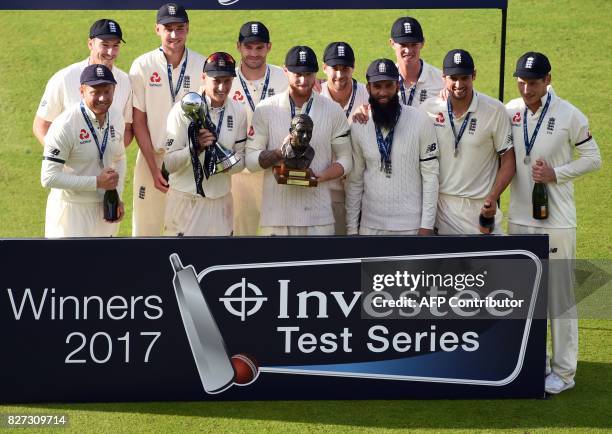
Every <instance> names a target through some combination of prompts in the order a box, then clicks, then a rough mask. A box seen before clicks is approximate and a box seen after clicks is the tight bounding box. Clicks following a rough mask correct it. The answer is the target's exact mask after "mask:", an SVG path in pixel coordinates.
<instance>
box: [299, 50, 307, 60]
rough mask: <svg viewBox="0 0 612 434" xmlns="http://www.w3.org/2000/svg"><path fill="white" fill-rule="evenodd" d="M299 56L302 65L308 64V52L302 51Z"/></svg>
mask: <svg viewBox="0 0 612 434" xmlns="http://www.w3.org/2000/svg"><path fill="white" fill-rule="evenodd" d="M298 54H299V56H300V63H306V52H305V51H300V52H299V53H298Z"/></svg>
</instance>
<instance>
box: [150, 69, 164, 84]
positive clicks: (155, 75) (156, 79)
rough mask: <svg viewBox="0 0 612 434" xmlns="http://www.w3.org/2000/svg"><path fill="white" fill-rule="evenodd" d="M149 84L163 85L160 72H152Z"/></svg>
mask: <svg viewBox="0 0 612 434" xmlns="http://www.w3.org/2000/svg"><path fill="white" fill-rule="evenodd" d="M149 86H151V87H161V77H160V76H159V73H157V72H154V73H153V74H151V77H149Z"/></svg>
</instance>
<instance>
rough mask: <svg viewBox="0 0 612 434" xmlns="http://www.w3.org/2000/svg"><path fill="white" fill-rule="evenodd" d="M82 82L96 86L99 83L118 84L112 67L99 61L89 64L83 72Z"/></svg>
mask: <svg viewBox="0 0 612 434" xmlns="http://www.w3.org/2000/svg"><path fill="white" fill-rule="evenodd" d="M81 84H86V85H87V86H96V85H98V84H117V81H116V80H115V77H114V76H113V73H112V71H111V70H110V69H108V68H107V67H106V66H104V65H101V64H99V63H94V64H92V65H87V66H86V67H85V69H84V70H83V72H81Z"/></svg>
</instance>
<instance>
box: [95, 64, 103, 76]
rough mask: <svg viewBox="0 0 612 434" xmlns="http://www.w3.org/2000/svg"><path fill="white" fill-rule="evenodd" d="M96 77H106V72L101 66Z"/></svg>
mask: <svg viewBox="0 0 612 434" xmlns="http://www.w3.org/2000/svg"><path fill="white" fill-rule="evenodd" d="M96 75H97V76H98V77H104V70H103V69H102V67H101V66H98V67H97V68H96Z"/></svg>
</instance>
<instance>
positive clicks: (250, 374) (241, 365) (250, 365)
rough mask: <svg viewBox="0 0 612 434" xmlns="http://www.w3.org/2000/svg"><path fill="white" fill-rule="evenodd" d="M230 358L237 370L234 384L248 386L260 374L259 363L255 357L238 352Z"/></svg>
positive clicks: (235, 370)
mask: <svg viewBox="0 0 612 434" xmlns="http://www.w3.org/2000/svg"><path fill="white" fill-rule="evenodd" d="M230 360H231V362H232V366H233V367H234V372H235V376H234V384H237V385H238V386H247V385H249V384H251V383H253V382H254V381H255V380H256V379H257V377H258V376H259V365H257V362H256V361H255V359H254V358H253V357H251V356H247V355H246V354H236V355H234V356H232V357H231V359H230Z"/></svg>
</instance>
